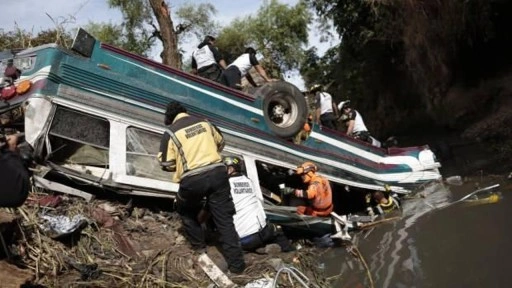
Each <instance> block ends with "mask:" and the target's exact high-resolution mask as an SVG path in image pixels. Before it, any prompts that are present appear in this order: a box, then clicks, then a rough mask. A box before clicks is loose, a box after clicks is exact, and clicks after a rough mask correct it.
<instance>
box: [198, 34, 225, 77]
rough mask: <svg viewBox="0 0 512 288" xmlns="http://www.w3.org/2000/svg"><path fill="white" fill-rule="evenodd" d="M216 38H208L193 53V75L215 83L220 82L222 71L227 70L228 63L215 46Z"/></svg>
mask: <svg viewBox="0 0 512 288" xmlns="http://www.w3.org/2000/svg"><path fill="white" fill-rule="evenodd" d="M214 44H215V38H214V37H213V36H210V35H208V36H206V37H205V38H204V40H203V42H201V44H199V46H197V49H196V50H195V51H194V52H192V73H193V74H197V75H199V76H201V77H203V78H207V79H210V80H213V81H219V80H220V75H221V74H222V70H223V69H226V61H224V59H223V58H222V55H221V54H220V53H219V51H218V50H217V48H215V46H213V45H214Z"/></svg>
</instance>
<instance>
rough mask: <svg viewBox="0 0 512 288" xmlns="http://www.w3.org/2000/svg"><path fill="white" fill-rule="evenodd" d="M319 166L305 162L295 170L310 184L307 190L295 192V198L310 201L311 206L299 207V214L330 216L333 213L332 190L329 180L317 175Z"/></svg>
mask: <svg viewBox="0 0 512 288" xmlns="http://www.w3.org/2000/svg"><path fill="white" fill-rule="evenodd" d="M317 171H318V168H317V166H316V165H315V164H314V163H312V162H305V163H303V164H302V165H300V166H299V167H297V168H296V169H295V172H296V173H297V174H299V175H301V177H302V181H303V182H304V183H305V184H308V188H307V190H300V189H296V190H295V196H296V197H299V198H305V199H309V200H310V201H311V205H309V206H298V207H297V213H298V214H302V215H312V216H329V215H330V214H331V212H332V208H333V207H332V190H331V184H329V180H327V179H326V178H324V177H322V176H320V175H318V174H316V172H317Z"/></svg>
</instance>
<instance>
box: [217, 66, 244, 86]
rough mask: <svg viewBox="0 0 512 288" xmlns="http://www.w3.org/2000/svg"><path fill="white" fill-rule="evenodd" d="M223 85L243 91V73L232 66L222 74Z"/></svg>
mask: <svg viewBox="0 0 512 288" xmlns="http://www.w3.org/2000/svg"><path fill="white" fill-rule="evenodd" d="M221 83H222V84H224V85H226V86H228V87H231V88H235V89H241V85H242V73H241V72H240V70H239V69H238V67H236V66H230V67H228V68H227V69H226V70H224V72H222V76H221Z"/></svg>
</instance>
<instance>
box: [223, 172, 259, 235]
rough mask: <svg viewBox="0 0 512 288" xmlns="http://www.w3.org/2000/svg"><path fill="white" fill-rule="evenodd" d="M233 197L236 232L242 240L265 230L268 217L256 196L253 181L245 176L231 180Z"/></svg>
mask: <svg viewBox="0 0 512 288" xmlns="http://www.w3.org/2000/svg"><path fill="white" fill-rule="evenodd" d="M229 184H230V186H231V196H232V197H233V202H234V203H235V209H236V214H235V215H233V222H234V224H235V229H236V232H238V236H240V238H244V237H245V236H248V235H251V234H254V233H256V232H258V231H260V230H261V229H262V228H264V227H265V226H266V225H267V223H266V219H267V216H266V215H265V211H264V210H263V204H262V203H261V200H260V199H258V197H257V196H256V191H255V190H254V186H253V183H252V181H251V180H250V179H249V178H247V177H246V176H245V175H242V176H237V177H231V178H229Z"/></svg>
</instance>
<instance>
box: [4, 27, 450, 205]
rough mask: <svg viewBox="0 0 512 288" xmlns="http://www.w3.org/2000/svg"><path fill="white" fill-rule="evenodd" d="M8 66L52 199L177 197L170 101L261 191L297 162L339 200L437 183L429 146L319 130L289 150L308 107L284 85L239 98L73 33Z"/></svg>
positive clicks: (12, 100) (41, 179)
mask: <svg viewBox="0 0 512 288" xmlns="http://www.w3.org/2000/svg"><path fill="white" fill-rule="evenodd" d="M15 63H23V67H24V68H23V73H22V76H21V78H20V79H19V80H18V81H17V82H16V83H15V88H16V87H18V86H23V87H24V88H26V89H14V90H16V91H18V90H19V91H18V93H15V94H14V95H11V96H10V97H9V99H4V100H3V102H2V103H0V113H9V112H10V111H13V110H14V109H20V107H22V108H23V111H24V119H23V122H24V128H23V130H24V131H23V132H24V133H25V140H26V142H27V143H29V144H30V145H31V146H32V148H33V149H34V155H35V158H36V159H37V160H38V163H39V164H40V167H39V169H37V170H36V172H35V174H34V179H35V180H36V183H38V185H40V186H43V187H45V188H48V189H52V190H57V191H61V192H65V191H71V189H79V190H85V189H84V188H83V187H86V186H91V187H99V188H101V189H102V191H112V192H116V193H124V194H130V195H144V196H155V197H168V198H172V197H174V193H176V192H177V191H178V187H179V186H178V184H177V183H172V182H171V179H172V177H171V175H169V172H164V171H162V170H161V168H160V166H159V163H158V162H157V160H156V154H157V153H158V149H159V143H160V138H161V135H162V134H163V132H164V128H165V127H164V126H163V113H164V109H165V106H166V104H167V103H168V102H169V101H170V100H177V101H179V102H181V103H182V104H183V105H184V106H185V107H186V108H187V110H188V111H189V112H190V113H191V114H194V115H197V116H200V117H204V118H207V119H208V120H209V121H210V122H212V123H214V124H215V125H216V126H217V127H218V128H219V129H220V130H221V132H222V133H223V135H224V137H225V139H226V148H225V151H224V153H226V154H232V155H237V156H239V157H241V158H243V160H244V161H245V165H246V173H247V174H248V176H249V177H250V178H251V179H252V180H253V181H255V182H256V183H260V185H261V186H262V187H264V188H266V189H265V190H269V191H273V192H278V191H276V189H278V188H277V187H278V185H279V184H280V183H281V182H293V181H294V180H293V179H290V177H292V178H293V176H291V175H288V174H287V173H286V171H288V169H290V168H292V167H295V166H296V165H297V164H299V163H302V162H304V161H313V162H315V163H317V164H318V166H319V167H320V171H319V173H320V174H322V175H324V176H326V177H327V178H328V179H329V180H330V181H331V183H333V186H334V187H333V188H334V189H333V190H334V194H339V195H342V194H343V193H348V192H347V191H348V190H350V189H352V190H357V189H372V190H383V189H384V188H383V185H384V184H388V185H389V186H391V188H392V189H393V191H395V192H397V193H409V192H411V191H413V190H414V189H415V187H418V186H420V185H423V184H426V183H429V182H432V181H436V180H438V179H440V178H441V175H440V173H439V170H438V168H439V167H440V163H439V162H438V161H437V160H436V158H435V155H434V153H433V152H432V151H431V150H430V149H429V147H428V146H417V147H407V148H388V149H383V148H378V147H374V146H371V145H369V144H368V143H365V142H362V141H359V140H357V139H352V138H350V137H347V136H345V135H343V134H341V133H338V132H335V131H327V130H325V129H322V127H319V126H316V125H315V126H313V128H312V131H311V133H310V134H309V136H308V137H307V139H306V140H305V141H303V142H302V143H300V144H296V143H294V142H293V141H291V138H292V137H293V136H295V135H296V134H297V133H299V132H300V130H301V129H302V127H303V125H304V123H305V121H306V119H307V114H308V107H307V103H306V101H305V99H304V96H303V95H302V93H301V92H300V91H299V90H298V89H297V88H296V87H295V86H293V85H291V84H289V83H286V82H272V83H267V84H265V85H263V86H261V87H259V88H257V89H256V90H255V91H254V93H252V94H247V93H244V92H241V91H238V90H233V89H230V88H228V87H225V86H222V85H220V84H218V83H215V82H212V81H209V80H206V79H203V78H199V77H197V76H195V75H192V74H189V73H186V72H183V71H180V70H177V69H173V68H171V67H167V66H165V65H162V64H160V63H157V62H154V61H152V60H149V59H147V58H144V57H141V56H138V55H134V54H131V53H129V52H126V51H123V50H121V49H119V48H116V47H113V46H111V45H108V44H105V43H100V42H99V41H97V40H95V39H94V38H93V37H92V36H90V35H89V34H88V33H87V32H86V31H84V30H81V29H80V30H79V32H78V34H77V37H76V39H75V41H74V43H73V46H72V48H71V49H70V50H67V49H64V48H62V47H58V46H57V45H55V44H48V45H43V46H39V47H35V48H31V49H28V50H24V51H21V52H20V53H18V54H17V55H16V58H15ZM27 87H28V88H27ZM75 184H76V185H75ZM84 185H86V186H84ZM349 188H350V189H349ZM257 190H259V188H258V189H257ZM258 193H260V196H261V191H258ZM340 197H342V198H343V197H345V196H340ZM335 198H336V197H335ZM335 205H336V203H335ZM335 210H336V209H335Z"/></svg>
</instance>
